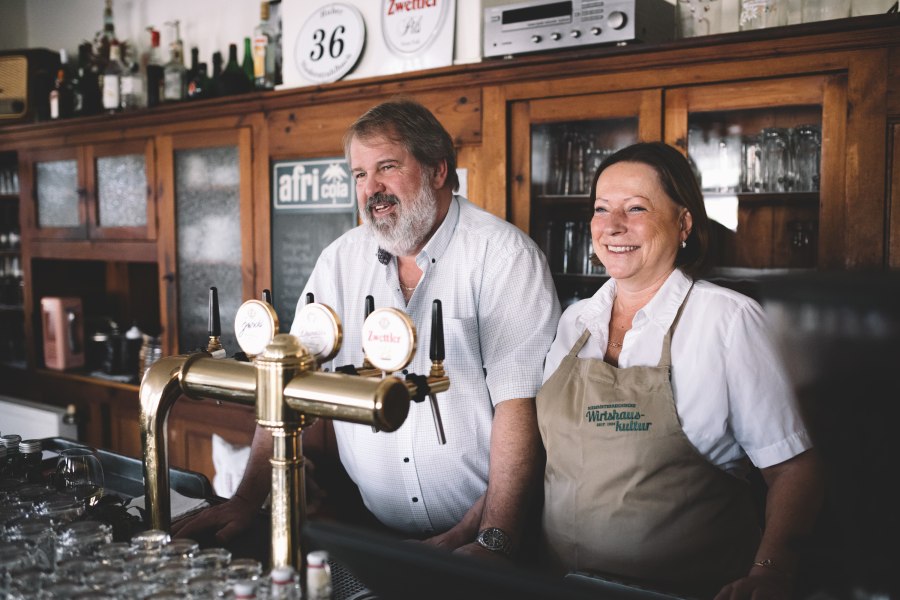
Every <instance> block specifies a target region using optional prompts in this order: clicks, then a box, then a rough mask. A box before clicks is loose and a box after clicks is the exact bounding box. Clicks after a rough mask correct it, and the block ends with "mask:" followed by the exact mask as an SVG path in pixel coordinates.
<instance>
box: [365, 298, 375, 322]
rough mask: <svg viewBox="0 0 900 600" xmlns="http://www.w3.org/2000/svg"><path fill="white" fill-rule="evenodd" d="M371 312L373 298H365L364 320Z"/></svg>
mask: <svg viewBox="0 0 900 600" xmlns="http://www.w3.org/2000/svg"><path fill="white" fill-rule="evenodd" d="M373 312H375V298H373V297H372V296H366V316H365V317H364V318H365V319H368V318H369V315H371V314H372V313H373Z"/></svg>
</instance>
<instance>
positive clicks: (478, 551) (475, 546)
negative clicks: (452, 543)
mask: <svg viewBox="0 0 900 600" xmlns="http://www.w3.org/2000/svg"><path fill="white" fill-rule="evenodd" d="M453 553H454V554H458V555H460V556H471V557H473V558H477V559H479V560H484V561H488V562H493V563H495V564H505V565H508V566H512V564H513V563H512V559H510V558H509V557H508V556H506V555H505V554H503V553H502V552H491V551H490V550H488V549H487V548H485V547H484V546H482V545H481V544H479V543H478V542H470V543H468V544H465V545H464V546H460V547H459V548H457V549H456V550H455V551H454V552H453Z"/></svg>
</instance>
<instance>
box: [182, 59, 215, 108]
mask: <svg viewBox="0 0 900 600" xmlns="http://www.w3.org/2000/svg"><path fill="white" fill-rule="evenodd" d="M212 95H213V90H212V80H211V79H210V78H209V76H208V75H207V71H206V63H204V62H202V63H200V64H199V65H197V72H196V73H195V74H194V76H193V77H192V78H191V79H190V80H189V81H188V86H187V96H188V98H190V99H191V100H202V99H204V98H212Z"/></svg>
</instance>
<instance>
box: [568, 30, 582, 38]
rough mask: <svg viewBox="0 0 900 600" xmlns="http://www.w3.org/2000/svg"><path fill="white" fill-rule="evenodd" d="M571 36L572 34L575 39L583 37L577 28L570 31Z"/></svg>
mask: <svg viewBox="0 0 900 600" xmlns="http://www.w3.org/2000/svg"><path fill="white" fill-rule="evenodd" d="M569 36H571V38H572V39H573V40H577V39H578V38H580V37H581V32H580V31H578V30H577V29H573V30H572V31H570V32H569Z"/></svg>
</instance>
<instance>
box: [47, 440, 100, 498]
mask: <svg viewBox="0 0 900 600" xmlns="http://www.w3.org/2000/svg"><path fill="white" fill-rule="evenodd" d="M53 481H54V483H55V485H56V489H58V490H59V491H60V492H63V493H66V494H73V495H74V496H75V498H77V499H78V500H81V501H83V502H84V503H85V505H86V506H94V505H95V504H97V503H98V502H99V501H100V498H101V496H103V485H104V479H103V466H102V465H101V464H100V459H99V458H97V455H96V454H94V451H93V450H91V449H90V448H68V449H66V450H63V451H62V452H61V453H60V455H59V460H58V461H57V463H56V473H55V475H54V478H53Z"/></svg>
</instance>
